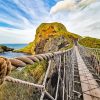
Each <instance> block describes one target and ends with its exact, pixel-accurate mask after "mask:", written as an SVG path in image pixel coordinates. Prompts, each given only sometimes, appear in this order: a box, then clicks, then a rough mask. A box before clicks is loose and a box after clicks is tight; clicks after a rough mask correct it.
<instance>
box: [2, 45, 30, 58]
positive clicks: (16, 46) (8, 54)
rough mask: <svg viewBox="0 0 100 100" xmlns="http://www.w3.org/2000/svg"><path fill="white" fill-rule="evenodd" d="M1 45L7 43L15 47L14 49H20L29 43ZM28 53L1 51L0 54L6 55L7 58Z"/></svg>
mask: <svg viewBox="0 0 100 100" xmlns="http://www.w3.org/2000/svg"><path fill="white" fill-rule="evenodd" d="M1 45H5V46H7V47H10V48H14V49H20V48H23V47H25V46H26V45H27V44H1ZM27 55H28V54H25V53H16V52H12V51H9V52H4V53H0V56H4V57H7V58H14V57H21V56H27Z"/></svg>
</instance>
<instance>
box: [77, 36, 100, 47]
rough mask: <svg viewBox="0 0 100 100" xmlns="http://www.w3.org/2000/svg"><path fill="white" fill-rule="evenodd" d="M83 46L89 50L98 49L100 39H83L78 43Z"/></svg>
mask: <svg viewBox="0 0 100 100" xmlns="http://www.w3.org/2000/svg"><path fill="white" fill-rule="evenodd" d="M79 43H80V44H81V45H83V46H86V47H90V48H100V39H96V38H91V37H85V38H83V39H81V40H80V41H79Z"/></svg>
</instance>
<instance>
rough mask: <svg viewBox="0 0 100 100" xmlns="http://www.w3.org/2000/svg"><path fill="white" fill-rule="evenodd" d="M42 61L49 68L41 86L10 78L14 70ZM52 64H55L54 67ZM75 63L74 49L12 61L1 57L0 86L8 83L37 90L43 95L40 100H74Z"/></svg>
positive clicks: (12, 59) (13, 59)
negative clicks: (46, 63)
mask: <svg viewBox="0 0 100 100" xmlns="http://www.w3.org/2000/svg"><path fill="white" fill-rule="evenodd" d="M42 60H46V61H47V62H48V67H47V70H46V72H45V76H44V79H43V83H42V84H41V85H40V84H35V83H33V82H27V81H24V80H21V79H16V78H13V77H11V76H8V74H9V73H10V72H11V70H13V68H18V67H25V66H26V65H27V64H31V65H32V64H34V62H40V61H42ZM52 63H54V64H53V65H52ZM74 63H75V51H74V48H71V49H69V50H65V51H58V52H54V53H46V54H39V55H35V56H28V57H18V58H11V59H7V58H4V57H0V84H3V83H4V82H5V81H6V82H11V83H16V84H22V85H24V86H28V87H33V88H37V89H38V91H39V92H40V93H41V95H40V100H44V99H48V100H49V99H50V100H58V99H60V100H73V98H74V96H73V93H74V92H75V91H74Z"/></svg>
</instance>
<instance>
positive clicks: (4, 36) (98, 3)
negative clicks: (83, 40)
mask: <svg viewBox="0 0 100 100" xmlns="http://www.w3.org/2000/svg"><path fill="white" fill-rule="evenodd" d="M43 22H45V23H48V22H60V23H62V24H64V25H65V26H66V28H67V30H68V31H70V32H73V33H76V34H79V35H82V36H91V37H95V38H100V0H0V44H1V43H29V42H31V41H33V39H34V38H35V34H36V28H37V27H38V26H39V25H40V24H41V23H43Z"/></svg>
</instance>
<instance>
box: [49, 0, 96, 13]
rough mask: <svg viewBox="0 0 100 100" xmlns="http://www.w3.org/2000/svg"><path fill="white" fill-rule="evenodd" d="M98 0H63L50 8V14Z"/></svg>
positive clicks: (73, 8)
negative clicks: (77, 0)
mask: <svg viewBox="0 0 100 100" xmlns="http://www.w3.org/2000/svg"><path fill="white" fill-rule="evenodd" d="M94 1H96V0H81V1H80V2H76V0H63V1H59V2H58V3H57V4H56V5H55V6H53V7H52V8H51V10H50V14H54V13H57V12H59V11H61V10H71V11H72V10H75V9H78V8H80V7H84V6H87V5H89V4H91V3H93V2H94Z"/></svg>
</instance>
